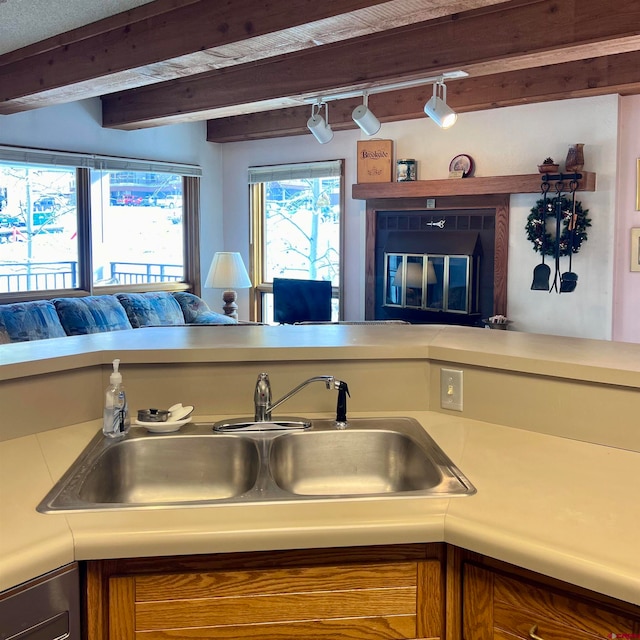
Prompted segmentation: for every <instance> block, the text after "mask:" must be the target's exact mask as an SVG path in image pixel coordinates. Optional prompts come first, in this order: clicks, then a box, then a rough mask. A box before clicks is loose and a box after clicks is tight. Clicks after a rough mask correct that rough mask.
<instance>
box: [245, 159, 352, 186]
mask: <svg viewBox="0 0 640 640" xmlns="http://www.w3.org/2000/svg"><path fill="white" fill-rule="evenodd" d="M342 162H343V161H342V160H327V161H321V162H299V163H296V164H278V165H271V166H266V167H249V184H256V183H259V182H275V181H276V180H300V179H304V178H307V179H313V178H338V177H340V176H341V175H342Z"/></svg>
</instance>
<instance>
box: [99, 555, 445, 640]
mask: <svg viewBox="0 0 640 640" xmlns="http://www.w3.org/2000/svg"><path fill="white" fill-rule="evenodd" d="M441 554H442V548H441V547H440V546H439V545H408V546H402V545H401V546H399V547H382V548H381V547H374V548H362V549H343V550H338V549H334V550H315V551H300V552H272V553H267V552H264V553H255V554H233V555H227V556H223V555H221V556H201V557H189V558H174V562H173V563H171V562H169V560H170V559H161V558H158V559H146V560H145V559H137V560H129V561H127V560H118V561H96V562H90V563H87V581H88V582H87V587H88V594H89V595H90V597H89V599H88V606H87V617H88V621H89V624H88V628H89V638H88V640H140V639H142V638H144V639H145V640H168V639H170V638H173V639H176V638H181V639H188V638H193V639H198V640H202V639H204V638H211V639H225V640H229V639H232V638H256V639H258V640H282V639H283V638H291V639H294V638H313V639H314V640H324V639H326V640H336V639H340V638H345V639H347V638H348V639H349V640H360V639H362V640H365V639H375V640H392V639H418V638H419V639H427V638H428V639H440V638H443V637H444V634H443V616H444V602H443V581H444V578H443V575H444V573H443V562H442V557H441ZM185 564H186V566H185Z"/></svg>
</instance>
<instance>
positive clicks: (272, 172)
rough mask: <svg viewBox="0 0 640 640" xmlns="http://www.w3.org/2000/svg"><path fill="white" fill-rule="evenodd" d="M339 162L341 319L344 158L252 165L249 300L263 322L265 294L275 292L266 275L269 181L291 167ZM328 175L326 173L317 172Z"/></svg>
mask: <svg viewBox="0 0 640 640" xmlns="http://www.w3.org/2000/svg"><path fill="white" fill-rule="evenodd" d="M334 163H335V164H339V173H338V174H336V176H335V177H339V178H340V217H339V224H340V240H339V251H340V258H339V261H338V265H339V277H338V286H333V287H332V298H334V299H337V300H338V319H339V320H342V319H343V318H344V304H343V296H344V248H345V224H344V218H345V169H344V165H345V161H344V160H343V159H340V160H328V161H323V160H319V161H309V162H301V163H287V164H281V165H270V166H266V167H249V203H250V204H249V210H250V240H249V262H250V265H251V280H252V282H253V287H252V289H251V300H250V305H249V309H250V319H251V320H253V321H259V322H262V321H263V320H262V313H263V299H264V294H269V293H271V294H273V282H269V281H267V280H266V279H265V269H264V264H265V255H266V245H265V243H266V237H265V229H264V221H265V217H264V213H265V204H266V188H265V184H266V183H267V182H272V181H274V179H276V178H277V177H279V174H282V175H284V174H286V172H287V171H289V170H290V171H291V173H292V175H295V173H296V168H302V167H309V168H310V172H311V173H313V172H314V166H315V167H320V166H322V165H325V166H326V165H330V164H334ZM258 177H270V178H273V179H272V180H266V179H265V180H262V181H257V178H258ZM315 177H327V176H319V175H317V176H315Z"/></svg>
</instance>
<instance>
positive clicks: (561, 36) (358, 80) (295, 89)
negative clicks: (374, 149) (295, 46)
mask: <svg viewBox="0 0 640 640" xmlns="http://www.w3.org/2000/svg"><path fill="white" fill-rule="evenodd" d="M638 49H640V0H627V1H626V2H624V3H619V4H618V5H616V10H615V11H612V10H611V7H610V4H609V3H608V2H607V1H605V0H539V1H536V2H533V3H524V4H523V3H522V2H519V1H514V2H510V3H506V4H503V5H498V6H497V7H496V8H495V9H494V10H492V11H480V12H477V11H471V12H468V13H462V14H459V15H455V16H449V17H446V18H440V19H437V20H432V21H429V22H425V23H420V24H417V25H411V26H409V27H402V28H398V29H392V30H389V31H385V32H382V33H377V34H373V35H369V36H366V37H360V38H354V39H352V40H348V41H345V42H340V43H336V44H329V45H324V46H321V47H315V48H313V49H309V50H304V51H299V52H297V53H294V54H290V55H287V56H278V57H276V58H272V59H269V60H263V61H260V62H257V63H250V64H243V65H239V66H235V67H231V68H226V69H221V70H218V71H213V72H208V73H204V74H199V75H197V76H191V77H189V78H181V79H179V80H175V81H172V82H164V83H160V84H157V85H153V86H148V87H142V88H139V89H135V90H130V91H125V92H120V93H116V94H112V95H108V96H103V125H104V126H107V127H114V128H122V129H136V128H141V127H147V126H156V125H160V124H170V123H176V122H183V121H189V120H200V119H208V118H218V117H224V116H227V115H237V114H241V113H252V112H257V111H263V110H270V109H277V108H284V107H291V106H296V105H299V104H301V103H302V102H303V99H304V98H305V97H309V96H318V95H322V94H323V93H325V94H327V93H329V92H332V91H333V92H339V91H342V90H348V89H362V88H366V87H367V86H371V85H375V84H379V83H382V82H385V81H386V82H389V81H397V80H402V79H411V78H417V77H424V76H429V75H434V74H439V73H442V72H444V71H450V70H454V69H463V70H469V71H470V72H471V73H472V74H473V75H474V76H479V75H494V74H496V73H506V72H509V71H515V70H521V69H525V68H535V67H543V66H547V65H553V64H559V63H563V62H571V61H577V60H581V59H584V58H593V57H599V56H602V55H613V54H617V53H625V52H630V51H635V50H638Z"/></svg>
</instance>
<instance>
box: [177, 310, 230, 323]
mask: <svg viewBox="0 0 640 640" xmlns="http://www.w3.org/2000/svg"><path fill="white" fill-rule="evenodd" d="M189 324H238V321H237V320H236V319H235V318H232V317H231V316H225V315H223V314H221V313H216V312H215V311H201V312H200V313H199V314H198V315H197V316H196V317H195V318H194V319H193V321H192V322H190V323H189Z"/></svg>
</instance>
